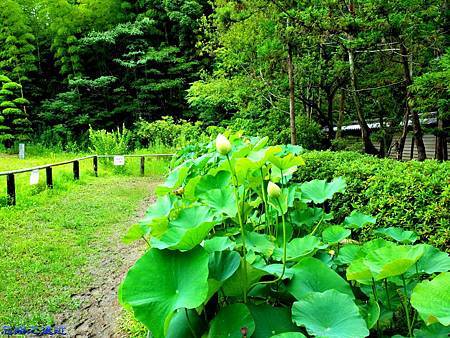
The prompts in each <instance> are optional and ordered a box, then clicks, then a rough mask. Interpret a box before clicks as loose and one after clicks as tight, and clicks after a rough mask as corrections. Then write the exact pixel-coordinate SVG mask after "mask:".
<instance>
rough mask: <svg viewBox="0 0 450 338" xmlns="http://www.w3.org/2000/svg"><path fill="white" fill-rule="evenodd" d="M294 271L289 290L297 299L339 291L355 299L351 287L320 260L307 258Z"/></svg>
mask: <svg viewBox="0 0 450 338" xmlns="http://www.w3.org/2000/svg"><path fill="white" fill-rule="evenodd" d="M292 270H293V271H294V277H293V278H292V280H291V281H290V282H289V284H288V286H287V290H288V291H289V292H290V293H291V294H292V295H293V296H294V297H295V298H296V299H302V298H303V297H305V296H306V295H308V294H309V293H311V292H324V291H327V290H331V289H334V290H337V291H339V292H341V293H345V294H347V295H349V296H350V297H351V298H354V295H353V292H352V289H351V287H350V285H349V284H348V283H347V282H346V281H345V280H344V279H343V278H342V277H341V276H339V275H338V274H337V273H336V272H334V271H333V270H332V269H331V268H329V267H328V266H327V265H325V264H324V263H322V262H321V261H320V260H318V259H316V258H312V257H306V258H304V259H302V260H301V261H300V262H299V263H297V264H296V265H295V266H294V267H293V268H292Z"/></svg>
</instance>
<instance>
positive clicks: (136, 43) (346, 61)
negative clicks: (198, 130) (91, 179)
mask: <svg viewBox="0 0 450 338" xmlns="http://www.w3.org/2000/svg"><path fill="white" fill-rule="evenodd" d="M448 14H449V11H448V4H447V1H446V0H398V1H384V0H383V1H382V0H364V1H363V0H360V1H356V0H346V1H341V0H324V1H318V0H309V1H294V0H268V1H267V0H266V1H263V0H241V1H227V0H214V1H207V0H136V1H123V0H100V1H99V0H78V1H71V0H3V1H2V6H1V7H0V22H1V24H0V46H1V48H0V141H1V143H2V144H3V145H4V146H5V147H6V148H12V147H13V146H14V145H16V144H17V143H18V142H24V141H26V142H30V141H33V142H34V143H41V144H44V145H47V146H60V147H61V148H63V149H67V148H73V147H80V148H83V147H86V146H87V142H88V139H89V137H88V135H89V129H90V127H92V128H94V129H106V130H114V129H116V128H117V127H120V128H121V127H122V126H125V127H126V128H128V129H131V130H133V131H136V133H135V135H143V134H145V132H146V131H147V132H151V130H152V128H149V125H150V124H151V123H152V122H153V121H161V119H162V118H164V119H163V121H164V123H162V124H161V123H160V125H161V126H163V127H164V128H165V129H167V132H169V131H168V129H169V125H171V124H182V123H184V122H183V121H189V122H190V123H191V124H194V123H196V124H197V126H198V125H199V124H200V125H201V126H202V128H205V127H208V126H219V127H229V128H231V129H241V130H244V131H245V132H246V133H248V134H250V135H263V136H266V135H267V136H269V137H270V139H271V141H272V142H273V143H288V142H290V143H293V144H301V145H303V146H304V147H306V148H310V149H325V148H331V149H342V148H345V147H346V146H347V144H346V143H345V141H343V139H342V126H343V125H345V124H348V123H351V122H352V121H354V122H355V123H357V124H358V125H359V128H360V130H361V133H360V139H361V145H362V147H363V149H364V151H365V152H366V153H369V154H377V155H379V156H385V155H386V154H387V152H388V151H389V149H392V145H393V144H394V142H397V145H396V146H397V147H399V148H400V150H401V149H402V148H403V146H404V142H405V139H406V136H407V133H409V132H411V133H412V134H413V135H414V140H415V143H416V146H417V151H418V157H419V159H420V160H423V159H425V150H424V147H423V141H422V135H423V133H424V132H432V133H434V134H435V135H436V136H437V138H438V142H437V144H438V147H444V145H445V144H446V141H445V138H446V137H447V134H448V125H449V123H448V121H449V113H448V111H449V109H448V108H449V92H450V87H449V82H450V81H449V79H450V56H449V44H448V34H447V33H448ZM427 116H432V117H436V118H437V121H438V122H437V125H436V126H435V127H433V128H432V130H426V126H424V125H422V124H421V121H422V120H423V119H424V118H426V117H427ZM167 117H168V118H167ZM374 122H376V123H379V125H380V128H379V129H377V130H376V131H374V130H371V128H370V127H369V126H370V124H371V123H374ZM408 125H409V126H410V127H411V130H408V127H407V126H408ZM174 130H176V129H174ZM143 138H144V139H145V137H143ZM140 141H142V140H138V142H140ZM400 153H402V152H400ZM444 155H445V151H444V150H443V149H438V150H437V156H438V159H442V157H443V156H444Z"/></svg>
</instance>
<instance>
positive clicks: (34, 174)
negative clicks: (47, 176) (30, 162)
mask: <svg viewBox="0 0 450 338" xmlns="http://www.w3.org/2000/svg"><path fill="white" fill-rule="evenodd" d="M38 183H39V170H33V171H32V172H31V175H30V185H36V184H38Z"/></svg>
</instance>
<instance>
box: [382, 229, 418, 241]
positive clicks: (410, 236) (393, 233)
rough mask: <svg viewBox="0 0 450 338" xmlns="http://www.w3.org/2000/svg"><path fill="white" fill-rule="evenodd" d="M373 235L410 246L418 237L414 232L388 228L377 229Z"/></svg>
mask: <svg viewBox="0 0 450 338" xmlns="http://www.w3.org/2000/svg"><path fill="white" fill-rule="evenodd" d="M375 233H377V234H382V235H385V236H387V237H389V238H392V239H394V240H395V241H397V242H400V243H404V244H412V243H414V242H415V241H417V240H418V239H419V236H417V234H416V233H415V232H414V231H410V230H403V229H401V228H396V227H389V228H384V229H377V230H375Z"/></svg>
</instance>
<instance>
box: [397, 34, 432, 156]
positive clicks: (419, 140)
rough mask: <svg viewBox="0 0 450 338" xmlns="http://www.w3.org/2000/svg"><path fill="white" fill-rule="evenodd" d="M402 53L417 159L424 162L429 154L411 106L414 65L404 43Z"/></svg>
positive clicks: (417, 119) (407, 102)
mask: <svg viewBox="0 0 450 338" xmlns="http://www.w3.org/2000/svg"><path fill="white" fill-rule="evenodd" d="M400 52H401V55H402V64H403V76H404V79H405V85H406V92H405V101H406V102H405V105H406V110H408V111H409V114H410V115H411V121H412V127H413V134H414V142H415V143H416V147H417V159H418V160H419V161H424V160H425V159H426V158H427V154H426V152H425V145H424V143H423V131H422V127H421V126H420V119H419V114H418V113H417V111H415V110H414V109H411V106H410V101H411V98H412V95H411V91H410V90H409V86H410V85H411V84H412V74H411V68H410V67H412V64H410V62H409V60H408V50H407V48H406V46H405V45H404V44H403V43H401V44H400ZM406 114H407V113H406V112H405V115H406Z"/></svg>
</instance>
